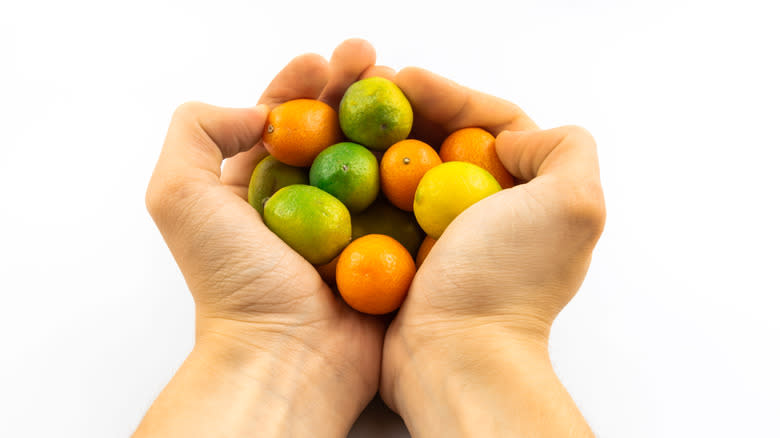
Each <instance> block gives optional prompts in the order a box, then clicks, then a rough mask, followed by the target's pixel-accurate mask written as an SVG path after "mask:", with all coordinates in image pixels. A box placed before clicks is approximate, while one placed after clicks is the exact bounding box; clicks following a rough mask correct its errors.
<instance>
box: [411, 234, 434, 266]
mask: <svg viewBox="0 0 780 438" xmlns="http://www.w3.org/2000/svg"><path fill="white" fill-rule="evenodd" d="M434 243H436V239H434V238H433V237H431V236H425V240H423V241H422V244H421V245H420V249H418V250H417V257H416V258H415V260H414V264H415V265H417V269H420V265H422V264H423V262H424V261H425V258H426V257H428V253H429V252H431V248H433V244H434Z"/></svg>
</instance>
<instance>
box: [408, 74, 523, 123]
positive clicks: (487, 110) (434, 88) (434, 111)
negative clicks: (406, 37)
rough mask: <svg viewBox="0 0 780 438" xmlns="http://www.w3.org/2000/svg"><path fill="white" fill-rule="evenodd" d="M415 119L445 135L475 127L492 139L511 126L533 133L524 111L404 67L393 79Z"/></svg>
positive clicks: (443, 79) (501, 100)
mask: <svg viewBox="0 0 780 438" xmlns="http://www.w3.org/2000/svg"><path fill="white" fill-rule="evenodd" d="M395 83H396V84H397V85H398V86H399V87H400V88H401V90H403V92H404V94H406V97H407V98H408V99H409V102H410V103H411V104H412V109H413V110H414V112H415V117H417V116H418V115H419V116H421V117H422V118H424V119H427V120H429V121H431V122H432V123H435V124H438V125H440V126H441V127H442V128H444V130H445V131H447V132H452V131H455V130H457V129H460V128H466V127H469V126H478V127H481V128H485V129H487V130H488V131H490V132H491V133H492V134H493V135H498V133H499V132H501V131H503V130H504V129H507V127H508V126H512V127H513V128H514V129H518V130H525V129H536V124H535V123H534V122H533V121H532V120H531V118H530V117H528V116H527V115H526V114H525V113H524V112H523V110H521V109H520V108H519V107H517V106H516V105H515V104H513V103H511V102H508V101H506V100H503V99H499V98H497V97H494V96H491V95H489V94H485V93H481V92H478V91H475V90H472V89H469V88H467V87H464V86H462V85H458V84H457V83H455V82H453V81H451V80H449V79H446V78H444V77H441V76H438V75H436V74H433V73H431V72H429V71H427V70H423V69H421V68H417V67H407V68H404V69H403V70H401V71H400V72H398V74H397V75H395Z"/></svg>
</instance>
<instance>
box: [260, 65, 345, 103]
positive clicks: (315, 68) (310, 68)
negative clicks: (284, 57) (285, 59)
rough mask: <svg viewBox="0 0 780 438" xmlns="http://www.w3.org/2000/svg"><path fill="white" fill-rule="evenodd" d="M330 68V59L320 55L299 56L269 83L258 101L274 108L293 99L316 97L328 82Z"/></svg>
mask: <svg viewBox="0 0 780 438" xmlns="http://www.w3.org/2000/svg"><path fill="white" fill-rule="evenodd" d="M329 69H330V67H329V66H328V61H326V60H325V58H323V57H322V56H320V55H317V54H314V53H307V54H305V55H300V56H297V57H295V58H293V60H292V61H290V63H289V64H287V66H285V67H284V68H283V69H282V71H280V72H279V74H277V75H276V77H274V79H273V80H272V81H271V83H270V84H268V88H266V90H265V92H263V95H262V96H260V100H259V101H258V102H257V103H263V104H266V105H268V106H269V107H271V108H272V109H273V107H275V106H276V105H279V104H280V103H284V102H287V101H288V100H292V99H304V98H306V99H316V98H317V96H319V95H320V93H322V90H323V88H325V85H326V84H327V82H328V72H329Z"/></svg>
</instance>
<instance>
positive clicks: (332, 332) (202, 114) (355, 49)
mask: <svg viewBox="0 0 780 438" xmlns="http://www.w3.org/2000/svg"><path fill="white" fill-rule="evenodd" d="M375 57H376V55H375V52H374V49H373V48H372V47H371V46H370V45H369V44H368V43H366V42H364V41H361V40H348V41H346V42H344V43H342V44H341V45H340V46H339V47H338V48H336V50H335V51H334V53H333V56H332V59H331V61H330V63H328V62H327V61H325V60H324V59H323V58H321V57H319V56H317V55H303V56H299V57H297V58H295V59H294V60H293V61H292V62H290V64H289V65H287V66H286V67H285V68H284V69H283V70H282V71H281V72H280V73H279V74H278V75H277V76H276V78H275V79H274V80H273V81H272V83H271V84H270V85H269V87H268V89H267V90H266V91H265V92H264V93H263V95H262V97H261V98H260V101H259V103H258V105H257V106H256V107H253V108H249V109H225V108H217V107H213V106H208V105H205V104H200V103H189V104H185V105H182V106H181V107H180V108H179V109H178V110H177V111H176V112H175V114H174V116H173V120H172V122H171V125H170V128H169V131H168V136H167V138H166V140H165V145H164V147H163V151H162V153H161V155H160V159H159V162H158V164H157V167H156V169H155V171H154V174H153V176H152V179H151V182H150V183H149V188H148V192H147V206H148V209H149V212H150V213H151V215H152V217H153V218H154V220H155V222H156V223H157V226H158V227H159V229H160V232H161V233H162V235H163V236H164V238H165V241H166V243H167V244H168V246H169V248H170V250H171V252H172V253H173V255H174V257H175V259H176V262H177V263H178V265H179V268H180V269H181V272H182V273H183V274H184V278H185V279H186V281H187V285H188V286H189V288H190V290H191V292H192V296H193V298H194V300H195V304H196V342H195V348H194V350H193V352H192V354H191V355H190V357H189V358H188V359H187V361H186V362H185V364H184V365H183V366H182V368H181V369H180V371H179V373H177V375H176V377H175V378H174V379H173V380H172V381H171V383H170V384H169V385H168V387H167V388H166V390H165V391H164V392H163V393H162V394H161V396H160V398H158V400H157V401H156V402H155V404H154V406H153V407H152V408H151V410H150V411H149V413H148V414H147V416H146V418H145V419H144V421H143V423H142V424H141V426H140V428H139V430H138V432H137V436H143V435H144V434H146V433H153V434H157V436H200V435H204V436H206V435H208V436H216V435H220V436H222V435H223V434H225V435H231V436H233V435H235V436H255V435H257V436H267V435H272V434H274V433H281V431H283V430H286V431H287V432H288V433H291V434H292V435H295V436H302V435H308V436H330V435H333V436H336V435H338V436H344V435H346V433H347V431H348V430H349V427H350V426H351V425H352V423H353V422H354V420H355V419H356V418H357V416H358V414H359V413H360V412H361V410H362V409H363V407H364V406H365V405H366V404H367V403H368V402H369V401H370V400H371V398H372V397H373V396H374V394H375V393H376V391H377V387H378V376H379V367H380V355H381V348H382V337H383V332H384V325H383V324H382V323H381V322H380V321H378V320H377V319H375V318H372V317H368V316H365V315H361V314H359V313H357V312H355V311H352V310H351V309H349V308H348V307H347V306H346V305H345V304H344V303H343V302H341V301H340V300H339V299H338V298H336V297H335V296H334V294H333V293H332V292H331V290H330V289H329V288H328V286H326V285H325V283H323V281H322V280H321V279H320V276H319V274H318V273H317V271H316V270H315V268H314V267H312V265H310V264H309V263H308V262H307V261H306V260H304V259H303V258H302V257H301V256H299V255H298V254H297V253H295V252H294V251H293V250H292V249H290V248H289V247H288V246H287V245H286V244H285V243H284V242H282V241H281V240H280V239H279V238H278V237H277V236H276V235H275V234H274V233H272V232H271V231H269V230H268V228H266V227H265V225H264V224H263V222H262V220H261V219H260V216H259V215H258V213H257V212H256V211H255V210H254V209H253V208H252V207H251V206H250V205H249V204H248V203H247V202H246V196H247V186H248V183H249V178H250V176H251V173H252V170H253V169H254V167H255V165H256V164H257V162H258V161H259V160H260V159H261V158H263V157H264V156H266V155H267V152H266V151H265V150H264V148H263V147H262V141H261V136H262V132H263V127H264V124H265V119H266V115H267V114H268V111H269V109H271V108H273V107H274V106H276V105H278V104H280V103H282V102H284V101H287V100H291V99H295V98H319V99H321V100H323V101H325V102H326V103H328V104H330V105H332V106H336V105H337V104H338V102H339V100H340V98H341V95H342V94H343V93H344V91H345V90H346V88H347V87H348V86H349V85H350V84H351V83H352V82H354V81H356V80H358V79H359V78H360V77H361V76H368V75H370V76H376V75H383V76H391V75H392V74H393V72H392V70H390V69H388V68H386V67H378V66H375V65H374V61H375ZM229 157H232V158H229ZM224 158H227V160H226V161H225V162H224V168H223V170H222V171H221V165H222V162H223V159H224ZM291 431H293V432H291Z"/></svg>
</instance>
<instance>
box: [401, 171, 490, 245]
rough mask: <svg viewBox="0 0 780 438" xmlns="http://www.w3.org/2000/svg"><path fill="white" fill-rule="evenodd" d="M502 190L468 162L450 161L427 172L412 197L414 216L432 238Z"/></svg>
mask: <svg viewBox="0 0 780 438" xmlns="http://www.w3.org/2000/svg"><path fill="white" fill-rule="evenodd" d="M499 191H501V185H499V184H498V181H496V179H495V178H493V176H492V175H491V174H490V173H488V171H487V170H485V169H483V168H481V167H479V166H477V165H475V164H471V163H466V162H462V161H450V162H448V163H443V164H440V165H438V166H436V167H434V168H433V169H431V170H429V171H428V172H427V173H426V174H425V176H423V177H422V179H421V180H420V184H419V185H418V186H417V191H416V192H415V194H414V216H415V217H416V218H417V222H418V223H419V224H420V226H421V227H422V229H423V230H425V232H426V233H427V234H428V235H429V236H431V237H432V238H434V239H438V238H439V237H441V235H442V233H444V229H445V228H447V226H448V225H449V224H450V222H452V221H453V220H454V219H455V218H456V217H457V216H458V215H459V214H460V213H462V212H463V211H464V210H466V209H467V208H469V207H470V206H471V205H472V204H475V203H477V202H478V201H480V200H481V199H483V198H487V197H488V196H490V195H492V194H494V193H497V192H499Z"/></svg>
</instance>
